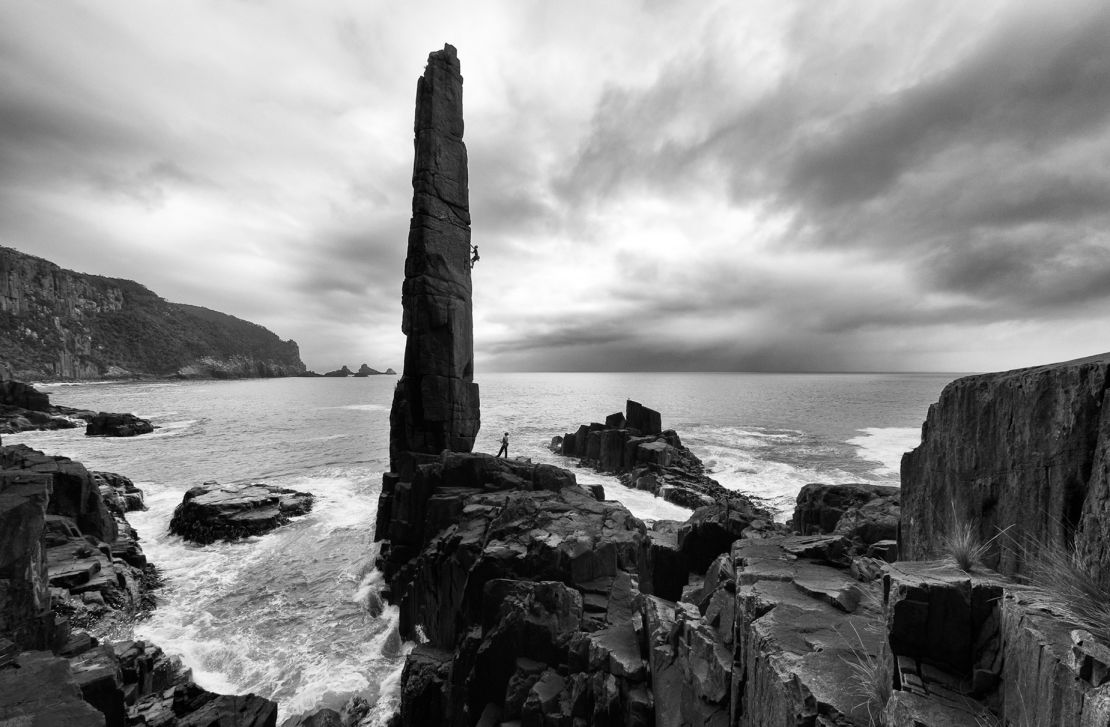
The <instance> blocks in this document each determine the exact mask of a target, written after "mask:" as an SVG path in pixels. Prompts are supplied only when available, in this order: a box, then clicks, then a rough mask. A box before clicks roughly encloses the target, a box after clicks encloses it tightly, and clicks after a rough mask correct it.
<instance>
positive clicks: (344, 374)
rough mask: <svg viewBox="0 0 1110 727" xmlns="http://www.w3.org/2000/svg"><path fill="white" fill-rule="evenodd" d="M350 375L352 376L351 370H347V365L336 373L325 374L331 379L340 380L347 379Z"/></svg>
mask: <svg viewBox="0 0 1110 727" xmlns="http://www.w3.org/2000/svg"><path fill="white" fill-rule="evenodd" d="M350 375H351V370H350V369H349V368H347V366H346V365H344V366H343V368H340V369H336V370H335V371H329V372H327V373H326V374H324V376H329V377H331V378H340V379H341V378H345V377H347V376H350Z"/></svg>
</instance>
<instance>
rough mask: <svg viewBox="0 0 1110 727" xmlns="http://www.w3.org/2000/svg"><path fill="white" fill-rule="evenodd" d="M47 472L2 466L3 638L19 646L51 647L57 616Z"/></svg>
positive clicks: (0, 632) (0, 622)
mask: <svg viewBox="0 0 1110 727" xmlns="http://www.w3.org/2000/svg"><path fill="white" fill-rule="evenodd" d="M50 485H51V482H50V476H49V475H47V474H37V473H26V472H8V471H4V470H0V637H3V638H7V639H9V640H10V641H11V642H13V643H14V644H15V646H16V647H17V648H19V649H47V648H50V646H51V644H52V642H53V636H54V634H53V629H54V617H53V614H52V613H51V611H50V591H49V585H48V580H47V577H46V548H45V547H44V545H43V542H42V530H43V526H44V524H45V522H46V508H47V503H48V502H49V500H50V492H51V487H50Z"/></svg>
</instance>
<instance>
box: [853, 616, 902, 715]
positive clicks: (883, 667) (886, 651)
mask: <svg viewBox="0 0 1110 727" xmlns="http://www.w3.org/2000/svg"><path fill="white" fill-rule="evenodd" d="M852 631H853V632H855V635H856V642H857V643H858V644H859V647H858V648H857V647H856V646H854V645H852V644H849V648H851V650H852V657H851V658H850V659H849V658H845V659H844V663H845V664H847V665H848V668H849V669H851V670H852V675H851V685H850V688H851V690H852V693H853V694H855V695H856V696H858V697H861V698H862V699H863V701H862V702H860V703H859V704H857V705H856V707H863V706H866V707H867V718H868V727H884V721H883V707H885V706H886V703H887V702H888V701H889V700H890V695H891V693H892V692H893V691H894V674H893V672H892V671H891V670H892V668H893V663H894V660H893V658H891V656H890V645H889V643H888V641H887V639H886V638H883V639H881V640H880V642H879V651H878V653H877V654H871V653H869V652H868V650H867V648H866V646H865V645H864V643H863V639H862V638H861V637H860V635H859V631H856V627H855V626H852Z"/></svg>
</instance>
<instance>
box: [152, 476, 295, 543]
mask: <svg viewBox="0 0 1110 727" xmlns="http://www.w3.org/2000/svg"><path fill="white" fill-rule="evenodd" d="M313 500H314V497H313V496H312V494H311V493H308V492H298V491H296V490H290V489H288V488H285V487H275V486H273V485H267V484H264V483H256V484H245V485H221V484H220V483H219V482H215V481H210V482H205V483H204V484H203V485H198V486H196V487H193V488H192V489H190V490H189V491H188V492H186V493H185V497H184V499H183V500H182V502H181V504H180V505H178V506H177V507H176V508H175V509H174V511H173V517H172V518H170V532H171V533H172V534H174V535H180V536H181V537H183V538H185V539H186V540H191V541H193V542H194V543H200V544H201V545H205V544H208V543H213V542H215V541H217V540H238V539H239V538H246V537H250V536H252V535H262V534H264V533H268V532H270V531H271V530H273V529H274V528H277V527H280V526H282V525H285V524H286V523H288V522H289V521H290V519H291V518H293V517H296V516H298V515H304V514H306V513H308V512H309V511H310V510H311V509H312V503H313Z"/></svg>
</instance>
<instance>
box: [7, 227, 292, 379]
mask: <svg viewBox="0 0 1110 727" xmlns="http://www.w3.org/2000/svg"><path fill="white" fill-rule="evenodd" d="M0 371H5V375H6V376H7V377H12V378H17V379H23V380H28V379H30V380H36V379H100V378H117V377H127V376H184V377H198V378H209V377H211V378H245V377H266V376H290V375H295V374H298V373H300V372H302V371H304V364H303V363H302V362H301V359H300V352H299V350H298V348H297V344H296V343H295V342H293V341H282V340H280V339H279V338H278V337H277V336H275V335H274V334H273V333H271V332H270V331H268V330H266V329H265V328H263V327H262V326H259V325H256V324H254V323H250V322H248V321H244V320H240V319H239V318H235V317H234V316H229V315H227V314H224V313H218V312H216V311H213V310H208V309H207V308H200V307H198V306H192V305H184V304H181V303H170V302H168V301H166V300H163V299H162V298H160V297H158V296H157V295H155V294H154V293H153V292H151V291H150V290H148V289H147V288H145V287H143V286H142V285H140V284H138V283H135V282H133V281H130V280H121V279H116V278H105V277H101V276H98V275H85V274H82V273H76V272H73V271H71V270H63V269H62V268H60V267H58V266H57V265H55V264H53V263H51V262H48V261H46V260H42V259H40V258H37V257H32V256H30V255H25V254H23V253H21V252H18V251H16V250H13V249H11V248H6V247H0Z"/></svg>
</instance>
